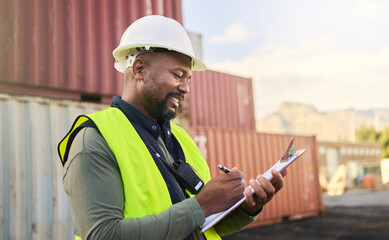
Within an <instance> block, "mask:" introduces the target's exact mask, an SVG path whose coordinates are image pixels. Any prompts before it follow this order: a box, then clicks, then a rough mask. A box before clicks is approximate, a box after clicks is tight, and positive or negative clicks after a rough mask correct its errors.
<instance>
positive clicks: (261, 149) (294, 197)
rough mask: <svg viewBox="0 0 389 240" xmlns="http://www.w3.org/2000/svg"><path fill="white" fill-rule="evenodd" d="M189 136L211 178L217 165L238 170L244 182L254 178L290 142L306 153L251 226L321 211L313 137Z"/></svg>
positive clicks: (201, 131)
mask: <svg viewBox="0 0 389 240" xmlns="http://www.w3.org/2000/svg"><path fill="white" fill-rule="evenodd" d="M192 136H193V137H194V140H195V142H196V144H197V145H198V147H199V149H200V151H201V152H202V154H203V155H204V157H205V158H206V160H207V162H208V164H209V166H210V170H211V174H212V176H213V177H214V176H216V175H218V174H221V172H220V170H218V169H217V165H218V164H222V165H225V166H227V167H234V166H236V167H238V168H239V169H241V170H242V171H243V173H244V175H245V179H246V180H247V179H251V178H255V177H256V176H257V175H258V174H262V173H264V172H265V171H266V170H267V169H268V168H270V167H271V166H273V165H274V164H275V162H276V161H278V160H279V159H280V158H281V156H282V155H283V153H284V152H285V149H286V148H287V146H288V144H289V142H290V140H291V139H293V138H294V139H296V140H295V146H296V149H301V148H306V149H307V152H306V153H305V154H304V155H303V156H302V157H301V158H299V159H298V160H296V162H295V163H293V164H292V165H291V166H289V168H288V175H287V176H286V177H285V186H284V188H283V189H282V190H281V191H280V192H279V193H278V194H277V195H276V197H275V198H274V199H273V200H272V201H271V202H270V203H269V204H268V205H267V206H265V208H264V210H263V212H262V214H261V215H260V217H259V218H258V219H257V221H255V222H254V223H253V224H251V225H250V226H251V227H252V226H258V225H261V224H265V223H274V222H279V221H282V220H283V219H297V218H301V217H307V216H315V215H318V214H320V213H321V212H322V211H323V203H322V197H321V189H320V185H319V172H318V159H317V146H316V139H315V137H311V136H295V135H280V134H267V133H258V132H256V131H253V130H232V129H218V128H200V127H198V128H193V129H192Z"/></svg>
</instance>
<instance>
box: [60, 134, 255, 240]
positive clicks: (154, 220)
mask: <svg viewBox="0 0 389 240" xmlns="http://www.w3.org/2000/svg"><path fill="white" fill-rule="evenodd" d="M63 184H64V188H65V191H66V193H67V194H68V196H69V200H70V204H71V206H72V210H73V213H74V215H75V223H76V226H77V230H78V232H79V234H80V236H81V237H82V238H83V239H182V238H185V237H187V236H188V235H189V234H191V233H194V236H195V238H196V239H201V238H203V235H202V234H200V232H199V231H200V228H199V227H200V226H201V225H202V224H203V223H204V220H205V219H204V214H203V212H202V210H201V207H200V205H199V203H198V202H197V200H196V198H189V199H185V200H183V201H181V202H179V203H176V204H174V205H172V206H171V207H170V208H169V209H168V210H166V211H164V212H162V213H159V214H155V215H148V216H145V217H142V218H134V219H123V208H124V193H123V184H122V180H121V176H120V170H119V166H118V164H117V162H116V159H115V156H114V154H113V153H112V151H111V149H110V148H109V146H108V144H107V143H106V141H105V140H104V138H103V137H102V136H101V135H100V133H99V132H98V131H97V130H96V129H94V128H89V127H87V128H84V129H82V130H81V131H80V132H79V133H78V134H77V136H76V137H75V139H74V140H73V143H72V146H71V148H70V152H69V157H68V161H67V162H66V164H65V166H64V172H63ZM255 218H256V217H250V216H248V215H247V214H246V213H245V212H244V211H243V209H241V208H238V209H237V210H235V211H234V212H233V213H231V214H230V215H229V216H227V217H226V218H224V219H223V220H222V221H221V222H220V223H218V224H217V225H216V226H215V229H216V231H217V232H218V233H219V234H220V235H227V234H230V233H232V232H235V231H237V230H239V229H241V228H243V227H244V226H246V225H247V224H249V223H251V222H252V221H254V220H255Z"/></svg>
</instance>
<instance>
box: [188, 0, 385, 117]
mask: <svg viewBox="0 0 389 240" xmlns="http://www.w3.org/2000/svg"><path fill="white" fill-rule="evenodd" d="M182 8H183V25H184V27H185V28H186V30H187V31H190V32H194V33H198V34H201V35H202V47H203V60H204V62H205V63H206V64H207V66H208V68H209V69H212V70H217V71H221V72H226V73H231V74H236V75H239V76H243V77H250V78H252V81H253V93H254V106H255V114H256V117H257V118H259V117H262V116H264V115H266V114H269V113H272V112H275V111H277V108H278V107H279V105H280V104H281V103H282V102H285V101H290V102H298V103H303V104H309V105H313V106H314V107H315V108H316V109H317V110H318V111H320V112H327V111H334V110H343V109H350V108H353V109H357V110H366V109H378V108H389V0H325V1H324V0H316V1H312V0H277V1H274V0H273V1H272V0H240V1H233V0H224V1H223V0H211V1H206V0H183V1H182Z"/></svg>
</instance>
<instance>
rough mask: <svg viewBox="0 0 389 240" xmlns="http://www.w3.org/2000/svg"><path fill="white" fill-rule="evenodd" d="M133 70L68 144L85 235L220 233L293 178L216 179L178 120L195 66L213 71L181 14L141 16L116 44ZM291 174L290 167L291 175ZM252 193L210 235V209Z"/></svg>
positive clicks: (126, 68) (80, 230)
mask: <svg viewBox="0 0 389 240" xmlns="http://www.w3.org/2000/svg"><path fill="white" fill-rule="evenodd" d="M113 54H114V57H115V59H116V63H115V68H116V69H117V70H118V71H120V72H123V73H124V89H123V94H122V97H121V98H120V97H114V98H113V102H112V107H111V108H108V109H106V110H104V111H101V112H97V113H94V114H90V115H87V116H80V117H78V118H77V119H76V121H75V123H74V124H73V126H72V129H71V131H70V132H69V134H68V135H67V136H66V137H65V138H64V140H62V141H61V143H60V144H59V154H60V157H61V160H62V162H63V164H64V175H63V183H64V188H65V191H66V193H67V194H68V196H69V200H70V204H71V206H72V209H73V213H74V219H75V225H76V230H75V233H76V238H78V237H81V238H82V239H205V238H206V239H220V237H219V236H220V235H226V234H230V233H232V232H234V231H237V230H239V229H241V228H243V227H244V226H246V225H247V224H249V223H251V222H252V221H254V220H255V218H256V217H257V215H258V214H259V212H260V211H261V210H262V207H263V206H264V205H265V204H266V203H267V202H268V201H270V200H271V198H272V197H273V196H274V194H275V193H276V192H277V191H278V190H279V189H280V188H281V187H282V186H283V180H282V175H281V174H279V173H278V172H276V171H275V172H273V175H274V179H273V181H272V182H269V181H267V180H266V179H265V178H264V177H262V176H258V178H257V179H258V181H259V182H260V184H258V182H256V181H254V180H250V182H249V183H250V185H251V186H252V188H253V189H254V193H252V192H251V191H250V189H248V188H247V189H246V190H245V188H244V185H243V184H242V183H241V180H242V178H243V174H242V173H241V172H240V171H239V170H238V169H236V168H233V169H232V170H231V172H229V173H221V174H220V175H218V176H217V177H215V178H214V179H212V180H211V179H210V173H209V169H208V166H207V164H206V162H205V160H204V158H203V157H202V156H201V154H200V152H199V151H198V149H197V147H196V145H195V144H194V142H193V141H192V139H191V138H190V137H189V135H188V134H187V133H186V132H185V131H184V130H183V129H182V128H181V127H179V126H177V125H176V124H173V123H172V122H170V120H171V119H173V118H174V117H175V116H176V112H177V108H178V106H179V104H180V102H181V101H183V100H184V98H185V95H186V94H187V93H188V92H189V80H190V78H191V73H192V70H205V65H204V64H203V63H202V62H201V61H200V60H199V59H197V58H196V57H195V56H194V53H193V49H192V46H191V43H190V40H189V38H188V36H187V34H186V32H185V30H184V29H183V27H182V26H181V25H180V24H179V23H178V22H176V21H175V20H173V19H169V18H166V17H162V16H147V17H144V18H141V19H139V20H137V21H135V22H134V23H133V24H132V25H131V26H130V27H129V28H128V29H127V30H126V31H125V33H124V34H123V36H122V39H121V42H120V45H119V46H118V48H116V49H115V50H114V52H113ZM285 174H286V173H285ZM243 192H245V194H246V197H247V200H246V201H245V202H244V203H243V204H242V205H241V206H240V207H239V208H237V209H236V210H235V211H233V212H232V213H231V214H230V215H229V216H227V217H226V218H224V219H223V220H221V221H220V222H219V223H218V224H216V225H215V226H214V227H213V228H211V229H209V230H207V231H205V233H204V234H202V233H201V232H200V231H201V225H202V224H203V223H204V219H205V217H208V216H210V215H212V214H214V213H217V212H220V211H222V210H225V209H227V208H229V207H230V206H232V205H233V204H234V203H235V202H237V201H238V200H239V199H241V198H242V197H243Z"/></svg>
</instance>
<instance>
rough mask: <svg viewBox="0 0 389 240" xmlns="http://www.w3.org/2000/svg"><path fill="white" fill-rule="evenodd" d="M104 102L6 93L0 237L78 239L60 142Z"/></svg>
mask: <svg viewBox="0 0 389 240" xmlns="http://www.w3.org/2000/svg"><path fill="white" fill-rule="evenodd" d="M103 108H105V105H102V104H90V103H89V104H87V103H77V102H72V101H54V100H49V99H43V98H31V97H16V96H10V95H6V94H0V157H1V163H0V176H1V178H0V189H1V192H0V194H1V195H0V196H1V197H0V212H1V213H0V218H1V225H0V238H1V239H72V238H73V236H72V210H71V208H70V205H69V203H68V198H67V195H66V193H65V192H64V190H63V185H62V169H63V168H62V165H61V163H60V161H59V158H58V154H57V151H56V145H57V143H58V142H59V141H60V140H61V139H62V137H63V136H64V134H66V133H67V131H68V130H69V128H70V126H71V123H72V120H73V119H74V118H75V117H76V116H77V115H78V114H84V113H90V112H95V111H98V110H101V109H103Z"/></svg>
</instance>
